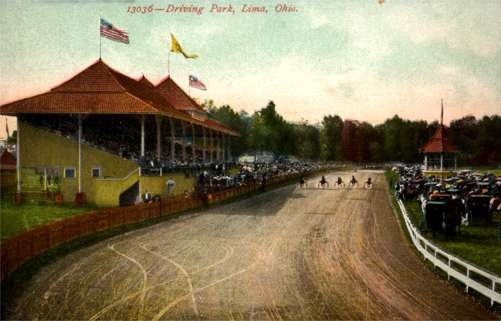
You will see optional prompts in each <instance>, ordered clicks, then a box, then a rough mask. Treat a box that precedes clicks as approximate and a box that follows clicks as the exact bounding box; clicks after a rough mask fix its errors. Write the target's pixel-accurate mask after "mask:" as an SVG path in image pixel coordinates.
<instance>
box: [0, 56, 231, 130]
mask: <svg viewBox="0 0 501 321" xmlns="http://www.w3.org/2000/svg"><path fill="white" fill-rule="evenodd" d="M193 108H196V109H199V110H202V108H201V107H200V106H199V105H198V104H197V103H196V102H195V101H194V100H193V99H192V98H191V97H189V96H188V95H187V94H186V93H185V92H184V91H183V90H182V89H181V88H180V87H179V86H178V85H177V84H176V83H175V82H174V81H173V80H172V79H170V77H168V78H167V79H165V80H164V81H162V82H161V83H160V84H159V85H158V86H157V87H155V86H153V84H152V83H151V82H150V81H149V80H148V79H146V78H145V77H144V76H143V77H141V78H140V79H139V80H136V79H133V78H130V77H128V76H126V75H124V74H122V73H120V72H118V71H116V70H114V69H112V68H110V67H109V66H108V65H106V64H105V63H104V62H103V61H102V60H101V59H99V60H98V61H96V62H95V63H93V64H92V65H90V66H89V67H87V68H85V69H84V70H83V71H81V72H80V73H78V74H77V75H75V76H73V77H72V78H71V79H69V80H67V81H65V82H63V83H62V84H60V85H58V86H56V87H54V88H53V89H52V90H50V91H49V92H46V93H43V94H40V95H36V96H33V97H29V98H25V99H21V100H18V101H15V102H12V103H9V104H5V105H3V106H0V114H4V115H16V114H36V113H43V114H52V113H66V114H67V113H74V114H78V113H82V114H158V115H163V116H168V117H174V118H177V119H180V120H184V121H188V122H192V123H195V124H197V125H200V126H204V127H208V128H212V129H214V130H219V131H222V132H225V133H227V134H230V135H238V134H237V133H236V132H234V131H233V130H231V129H229V128H228V127H226V126H224V125H223V124H221V123H219V122H217V121H213V120H206V121H199V120H196V119H194V118H192V117H191V115H190V114H188V113H187V112H185V110H187V109H193Z"/></svg>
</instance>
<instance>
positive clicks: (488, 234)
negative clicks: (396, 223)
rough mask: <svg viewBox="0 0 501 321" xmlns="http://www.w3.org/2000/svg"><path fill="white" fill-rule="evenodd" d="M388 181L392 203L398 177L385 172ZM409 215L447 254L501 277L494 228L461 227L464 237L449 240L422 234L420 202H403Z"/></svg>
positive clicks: (500, 252)
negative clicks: (390, 184)
mask: <svg viewBox="0 0 501 321" xmlns="http://www.w3.org/2000/svg"><path fill="white" fill-rule="evenodd" d="M386 179H387V181H388V182H389V183H390V182H392V186H391V192H392V194H393V195H392V199H393V200H394V199H395V196H394V195H395V194H394V192H395V190H394V188H393V186H394V185H395V183H396V182H397V180H398V175H397V174H396V173H393V172H391V171H387V172H386ZM404 204H405V207H406V209H407V213H408V214H409V217H410V219H411V221H412V223H413V224H414V226H416V227H418V229H420V230H421V234H422V235H423V236H424V237H426V238H427V239H428V240H430V241H431V242H432V243H433V244H435V245H437V246H439V247H440V248H442V249H444V250H445V251H447V252H449V253H451V254H453V255H456V256H458V257H460V258H462V259H464V260H465V261H468V262H470V263H472V264H474V265H476V266H479V267H481V268H483V269H485V270H488V271H491V272H493V273H495V274H497V275H501V240H499V238H498V236H497V232H496V227H495V226H489V227H486V226H461V234H459V235H455V236H452V237H446V236H445V235H443V234H441V233H435V234H433V233H431V232H427V231H423V230H422V229H421V227H423V226H424V219H423V214H422V211H421V206H420V203H419V202H418V201H417V200H408V201H405V202H404Z"/></svg>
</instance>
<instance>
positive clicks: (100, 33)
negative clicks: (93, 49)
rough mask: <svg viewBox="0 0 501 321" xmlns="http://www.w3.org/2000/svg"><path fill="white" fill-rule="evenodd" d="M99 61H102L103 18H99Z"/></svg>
mask: <svg viewBox="0 0 501 321" xmlns="http://www.w3.org/2000/svg"><path fill="white" fill-rule="evenodd" d="M99 60H101V17H99Z"/></svg>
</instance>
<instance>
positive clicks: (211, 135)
mask: <svg viewBox="0 0 501 321" xmlns="http://www.w3.org/2000/svg"><path fill="white" fill-rule="evenodd" d="M209 133H210V148H209V149H210V158H209V159H210V162H211V163H213V162H214V133H213V132H212V129H209Z"/></svg>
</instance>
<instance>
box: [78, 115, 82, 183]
mask: <svg viewBox="0 0 501 321" xmlns="http://www.w3.org/2000/svg"><path fill="white" fill-rule="evenodd" d="M78 193H82V114H78Z"/></svg>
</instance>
